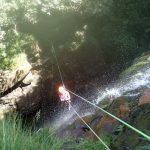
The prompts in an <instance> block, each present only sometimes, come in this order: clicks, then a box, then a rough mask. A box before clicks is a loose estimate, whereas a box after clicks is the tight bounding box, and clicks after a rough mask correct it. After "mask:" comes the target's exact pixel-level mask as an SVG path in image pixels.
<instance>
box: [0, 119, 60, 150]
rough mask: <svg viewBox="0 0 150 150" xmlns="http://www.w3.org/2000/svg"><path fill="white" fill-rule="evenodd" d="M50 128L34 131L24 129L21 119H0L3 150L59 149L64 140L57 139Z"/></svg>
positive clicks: (0, 140)
mask: <svg viewBox="0 0 150 150" xmlns="http://www.w3.org/2000/svg"><path fill="white" fill-rule="evenodd" d="M51 134H52V132H51V131H50V130H49V129H48V128H44V129H41V130H40V131H38V132H35V133H32V132H31V131H30V130H29V129H28V130H26V129H23V128H22V123H21V120H20V119H17V118H14V119H6V120H1V121H0V143H1V144H0V149H1V150H6V149H7V150H12V149H13V150H20V148H21V149H22V150H37V149H40V150H49V149H51V150H59V149H60V146H61V145H62V143H63V140H60V139H59V140H58V139H56V138H55V137H54V136H53V135H51Z"/></svg>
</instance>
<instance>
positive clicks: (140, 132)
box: [66, 89, 150, 141]
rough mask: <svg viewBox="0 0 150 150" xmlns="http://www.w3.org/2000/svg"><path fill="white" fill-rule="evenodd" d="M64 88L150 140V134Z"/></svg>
mask: <svg viewBox="0 0 150 150" xmlns="http://www.w3.org/2000/svg"><path fill="white" fill-rule="evenodd" d="M66 90H67V91H68V92H70V93H71V94H73V95H75V96H77V97H78V98H80V99H82V100H84V101H86V102H87V103H89V104H91V105H93V106H94V107H96V108H98V109H100V110H101V111H103V112H104V113H106V114H108V115H109V116H111V117H112V118H114V119H116V120H118V121H119V122H121V123H123V124H124V125H125V126H127V127H129V128H130V129H132V130H134V131H135V132H136V133H138V134H140V135H142V136H143V137H145V138H146V139H147V140H149V141H150V136H148V135H146V134H145V133H143V132H142V131H140V130H138V129H136V128H135V127H133V126H131V125H130V124H128V123H126V122H125V121H123V120H121V119H120V118H118V117H116V116H114V115H113V114H111V113H109V112H108V111H106V110H104V109H103V108H101V107H99V106H97V105H95V104H94V103H92V102H90V101H88V100H86V99H85V98H83V97H81V96H79V95H77V94H75V93H74V92H71V91H70V90H68V89H66Z"/></svg>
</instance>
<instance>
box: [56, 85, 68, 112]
mask: <svg viewBox="0 0 150 150" xmlns="http://www.w3.org/2000/svg"><path fill="white" fill-rule="evenodd" d="M58 91H59V98H60V101H61V102H65V103H66V104H67V105H69V110H70V108H71V107H70V102H71V97H70V94H69V92H68V91H67V90H66V89H65V88H64V87H63V86H60V87H59V88H58Z"/></svg>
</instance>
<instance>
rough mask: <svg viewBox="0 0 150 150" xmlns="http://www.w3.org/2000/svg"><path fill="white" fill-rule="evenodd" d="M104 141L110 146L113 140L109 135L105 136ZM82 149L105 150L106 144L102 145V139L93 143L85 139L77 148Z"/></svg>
mask: <svg viewBox="0 0 150 150" xmlns="http://www.w3.org/2000/svg"><path fill="white" fill-rule="evenodd" d="M104 141H105V143H106V144H107V145H108V146H109V145H110V142H111V140H110V138H109V137H105V139H104ZM81 149H83V150H105V147H104V145H102V143H101V142H100V141H97V142H94V143H93V142H92V141H89V140H83V141H81V143H80V144H79V145H78V147H77V150H81Z"/></svg>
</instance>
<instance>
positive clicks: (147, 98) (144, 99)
mask: <svg viewBox="0 0 150 150" xmlns="http://www.w3.org/2000/svg"><path fill="white" fill-rule="evenodd" d="M144 104H150V89H148V90H146V91H145V92H144V94H143V95H142V96H141V97H140V98H139V103H138V105H139V106H140V105H144Z"/></svg>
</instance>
